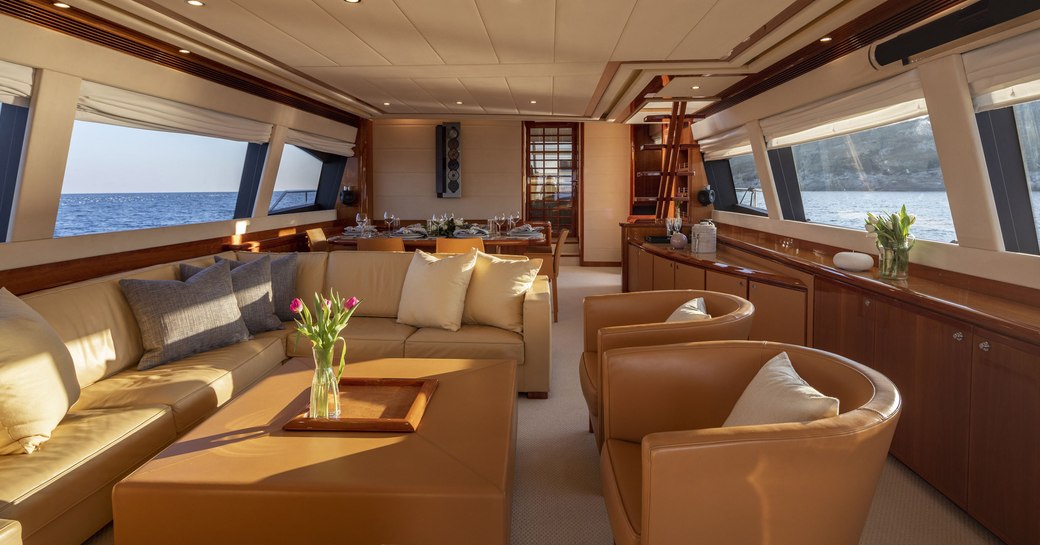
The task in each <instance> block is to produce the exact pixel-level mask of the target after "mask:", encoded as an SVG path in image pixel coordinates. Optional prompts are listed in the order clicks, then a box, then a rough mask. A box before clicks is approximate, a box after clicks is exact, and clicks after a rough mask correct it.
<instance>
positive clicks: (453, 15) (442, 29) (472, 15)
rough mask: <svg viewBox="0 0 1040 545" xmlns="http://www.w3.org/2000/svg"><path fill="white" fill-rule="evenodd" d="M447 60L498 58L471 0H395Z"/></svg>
mask: <svg viewBox="0 0 1040 545" xmlns="http://www.w3.org/2000/svg"><path fill="white" fill-rule="evenodd" d="M395 1H396V2H397V6H398V7H400V8H401V11H403V12H404V14H405V16H406V17H408V20H409V21H411V22H412V24H413V25H415V27H416V28H418V29H419V32H420V33H422V35H423V37H425V38H426V41H427V42H429V43H430V45H432V46H433V49H434V50H436V51H437V54H438V55H439V56H440V58H441V59H442V60H443V61H444V62H445V63H447V64H485V63H487V64H493V63H497V62H498V56H496V55H495V49H494V47H492V45H491V38H490V37H488V33H487V30H486V29H485V28H484V21H483V20H482V19H481V18H480V12H479V11H477V5H476V4H474V3H473V0H437V1H436V2H431V1H430V0H395Z"/></svg>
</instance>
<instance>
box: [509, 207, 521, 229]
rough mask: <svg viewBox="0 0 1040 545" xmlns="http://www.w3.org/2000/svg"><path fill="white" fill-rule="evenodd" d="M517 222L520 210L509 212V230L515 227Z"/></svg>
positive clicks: (518, 221)
mask: <svg viewBox="0 0 1040 545" xmlns="http://www.w3.org/2000/svg"><path fill="white" fill-rule="evenodd" d="M517 223H520V212H519V211H514V212H513V213H512V214H509V230H510V231H512V230H513V229H516V224H517Z"/></svg>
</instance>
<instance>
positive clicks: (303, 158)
mask: <svg viewBox="0 0 1040 545" xmlns="http://www.w3.org/2000/svg"><path fill="white" fill-rule="evenodd" d="M321 167H322V162H321V159H319V158H317V157H315V156H314V155H312V154H310V153H308V152H307V151H306V150H304V149H303V148H299V147H296V146H292V145H288V144H287V145H286V146H285V149H284V150H283V151H282V162H281V164H279V165H278V177H277V178H275V182H274V194H273V195H271V212H272V213H277V212H282V211H285V210H291V209H294V208H301V207H308V206H313V205H314V202H315V199H316V198H317V196H318V179H319V178H320V177H321Z"/></svg>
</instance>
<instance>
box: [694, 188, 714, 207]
mask: <svg viewBox="0 0 1040 545" xmlns="http://www.w3.org/2000/svg"><path fill="white" fill-rule="evenodd" d="M697 202H699V203H701V205H703V206H708V205H709V204H712V203H714V202H715V190H714V189H712V188H711V186H710V185H709V186H705V187H704V189H702V190H700V191H698V192H697Z"/></svg>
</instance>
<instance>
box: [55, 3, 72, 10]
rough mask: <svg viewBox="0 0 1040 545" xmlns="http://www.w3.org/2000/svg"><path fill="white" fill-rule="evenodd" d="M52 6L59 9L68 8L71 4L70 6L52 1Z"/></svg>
mask: <svg viewBox="0 0 1040 545" xmlns="http://www.w3.org/2000/svg"><path fill="white" fill-rule="evenodd" d="M54 7H56V8H61V9H69V8H71V7H72V6H70V5H68V4H66V3H65V2H55V3H54Z"/></svg>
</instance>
